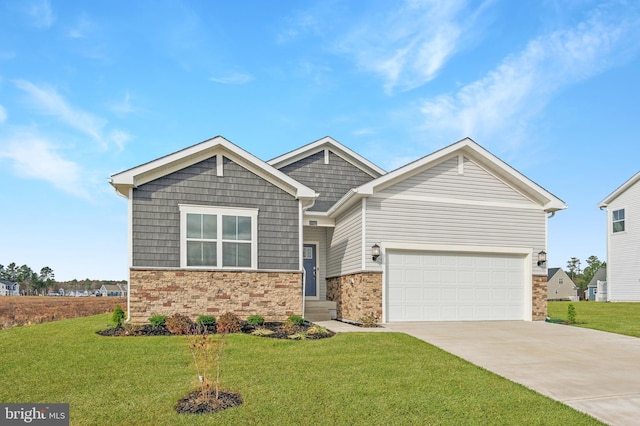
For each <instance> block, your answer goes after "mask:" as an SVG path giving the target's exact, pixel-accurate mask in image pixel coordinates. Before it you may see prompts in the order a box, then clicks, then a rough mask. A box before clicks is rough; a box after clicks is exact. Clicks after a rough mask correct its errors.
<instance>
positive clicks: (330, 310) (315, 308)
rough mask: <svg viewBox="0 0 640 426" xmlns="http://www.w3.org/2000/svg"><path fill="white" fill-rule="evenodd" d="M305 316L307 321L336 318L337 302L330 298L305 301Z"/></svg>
mask: <svg viewBox="0 0 640 426" xmlns="http://www.w3.org/2000/svg"><path fill="white" fill-rule="evenodd" d="M304 318H305V319H306V320H307V321H311V322H315V321H329V320H332V319H335V318H336V302H332V301H330V300H307V301H305V308H304Z"/></svg>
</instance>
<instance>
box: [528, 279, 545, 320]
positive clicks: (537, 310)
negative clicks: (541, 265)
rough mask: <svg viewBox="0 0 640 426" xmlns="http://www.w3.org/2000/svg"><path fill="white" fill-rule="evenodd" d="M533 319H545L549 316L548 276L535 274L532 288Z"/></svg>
mask: <svg viewBox="0 0 640 426" xmlns="http://www.w3.org/2000/svg"><path fill="white" fill-rule="evenodd" d="M531 293H532V296H533V297H532V299H533V300H532V304H531V307H532V312H531V319H532V320H534V321H544V320H545V319H546V318H547V276H546V275H534V276H533V289H532V292H531Z"/></svg>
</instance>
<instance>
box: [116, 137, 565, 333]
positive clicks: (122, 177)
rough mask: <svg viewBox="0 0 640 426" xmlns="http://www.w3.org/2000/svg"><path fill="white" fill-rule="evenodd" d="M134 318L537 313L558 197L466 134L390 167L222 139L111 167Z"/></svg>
mask: <svg viewBox="0 0 640 426" xmlns="http://www.w3.org/2000/svg"><path fill="white" fill-rule="evenodd" d="M110 183H111V185H113V186H114V187H115V189H116V191H117V193H118V194H119V195H122V196H124V197H126V198H127V199H128V211H129V231H128V235H129V259H130V264H129V275H130V280H129V303H128V310H129V315H130V318H131V321H132V322H134V323H143V322H146V321H148V318H149V317H150V316H151V315H153V314H165V315H170V314H173V313H178V312H179V313H183V314H187V315H189V316H191V317H193V318H195V317H196V316H198V315H202V314H210V315H219V314H222V313H224V312H228V311H231V312H235V313H236V314H238V315H240V316H242V317H246V316H248V315H251V314H256V313H257V314H261V315H264V316H265V317H267V318H269V319H284V318H286V317H287V316H288V315H291V314H304V315H305V316H306V317H307V318H309V317H310V316H311V315H310V310H311V308H313V307H316V306H318V304H320V306H327V308H325V310H330V309H335V312H336V315H337V317H339V318H343V319H348V320H354V321H357V320H359V319H360V318H362V317H363V316H364V315H367V314H370V313H376V314H378V315H380V317H381V319H382V321H383V322H393V321H448V320H532V319H533V320H544V319H545V317H546V300H547V288H546V280H547V268H546V264H545V262H544V260H545V259H544V258H543V256H544V254H540V253H541V252H545V251H546V247H547V218H548V217H551V216H553V214H554V213H555V212H556V211H558V210H561V209H564V208H566V206H565V204H564V202H563V201H562V200H560V199H559V198H557V197H556V196H554V195H553V194H551V193H550V192H548V191H547V190H545V189H544V188H542V187H540V186H539V185H537V184H536V183H534V182H532V181H531V180H529V179H528V178H526V177H525V176H523V175H522V174H520V173H519V172H518V171H516V170H515V169H513V168H512V167H510V166H509V165H508V164H506V163H504V162H503V161H501V160H500V159H498V158H497V157H495V156H494V155H493V154H491V153H490V152H488V151H487V150H485V149H484V148H482V147H481V146H480V145H478V144H477V143H475V142H474V141H472V140H471V139H468V138H467V139H463V140H461V141H459V142H457V143H454V144H452V145H449V146H447V147H445V148H443V149H441V150H439V151H436V152H434V153H432V154H430V155H427V156H426V157H423V158H421V159H419V160H417V161H414V162H412V163H410V164H407V165H406V166H404V167H401V168H399V169H397V170H394V171H392V172H390V173H386V172H385V171H384V170H383V169H381V168H380V167H378V166H376V165H375V164H373V163H371V162H370V161H368V160H366V159H365V158H363V157H362V156H360V155H359V154H357V153H355V152H354V151H352V150H350V149H349V148H347V147H346V146H344V145H342V144H340V143H339V142H337V141H335V140H334V139H332V138H330V137H325V138H323V139H320V140H318V141H316V142H313V143H311V144H308V145H305V146H303V147H301V148H298V149H296V150H294V151H291V152H289V153H286V154H284V155H282V156H279V157H277V158H274V159H273V160H270V161H268V162H265V161H262V160H260V159H258V158H257V157H255V156H254V155H252V154H250V153H249V152H247V151H245V150H243V149H242V148H239V147H238V146H236V145H234V144H233V143H231V142H229V141H228V140H226V139H225V138H223V137H220V136H218V137H215V138H213V139H209V140H207V141H204V142H201V143H199V144H197V145H193V146H191V147H188V148H186V149H183V150H181V151H178V152H175V153H173V154H169V155H167V156H164V157H161V158H159V159H156V160H153V161H151V162H148V163H145V164H142V165H140V166H137V167H134V168H132V169H129V170H126V171H123V172H121V173H118V174H115V175H113V176H112V178H111V180H110Z"/></svg>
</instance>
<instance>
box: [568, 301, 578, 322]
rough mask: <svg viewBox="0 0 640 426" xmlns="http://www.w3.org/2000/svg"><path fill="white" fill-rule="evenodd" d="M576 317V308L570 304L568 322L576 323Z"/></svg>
mask: <svg viewBox="0 0 640 426" xmlns="http://www.w3.org/2000/svg"><path fill="white" fill-rule="evenodd" d="M576 317H577V314H576V307H575V306H573V303H569V306H568V307H567V321H569V322H570V323H572V324H573V323H575V322H576Z"/></svg>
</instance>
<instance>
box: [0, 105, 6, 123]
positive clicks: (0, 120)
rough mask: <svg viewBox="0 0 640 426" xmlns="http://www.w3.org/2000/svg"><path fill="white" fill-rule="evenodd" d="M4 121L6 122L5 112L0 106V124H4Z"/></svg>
mask: <svg viewBox="0 0 640 426" xmlns="http://www.w3.org/2000/svg"><path fill="white" fill-rule="evenodd" d="M5 121H7V110H6V109H5V107H3V106H2V105H0V124H2V123H4V122H5Z"/></svg>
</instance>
